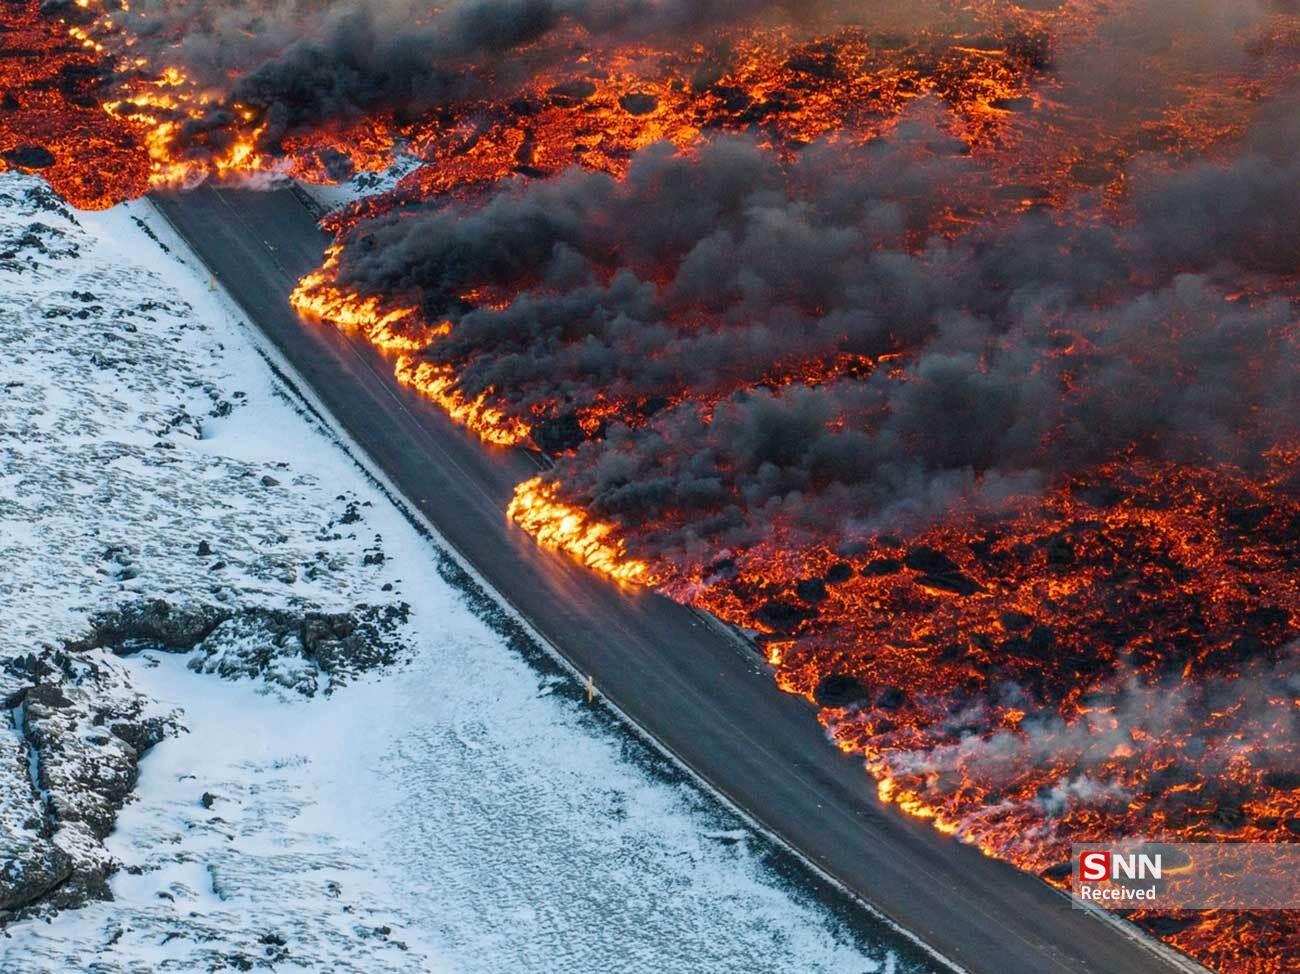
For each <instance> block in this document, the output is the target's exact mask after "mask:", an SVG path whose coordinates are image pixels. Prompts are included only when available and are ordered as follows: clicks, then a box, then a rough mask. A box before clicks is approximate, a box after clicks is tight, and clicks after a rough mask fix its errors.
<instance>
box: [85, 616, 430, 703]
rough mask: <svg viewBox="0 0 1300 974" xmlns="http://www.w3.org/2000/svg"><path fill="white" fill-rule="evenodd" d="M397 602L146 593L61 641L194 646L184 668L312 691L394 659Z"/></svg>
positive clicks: (125, 647)
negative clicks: (333, 608) (302, 605)
mask: <svg viewBox="0 0 1300 974" xmlns="http://www.w3.org/2000/svg"><path fill="white" fill-rule="evenodd" d="M409 614H410V606H409V605H407V604H406V603H405V602H402V603H397V604H390V605H384V606H374V605H362V606H358V607H357V608H356V609H355V610H354V611H352V612H320V611H315V610H304V611H293V610H288V609H269V608H260V607H258V608H239V609H232V608H229V607H225V606H212V605H173V604H172V603H170V602H167V601H164V600H162V599H147V600H143V601H140V602H136V603H133V604H130V605H127V606H124V607H122V608H120V609H114V610H112V611H110V612H104V613H100V614H99V615H97V616H95V617H94V618H93V619H91V622H90V627H89V628H90V631H89V633H88V634H87V635H85V636H84V637H82V638H80V639H77V640H74V641H72V642H70V643H68V644H67V648H68V649H69V650H70V651H73V652H85V651H87V650H90V649H95V648H105V649H108V650H111V651H112V652H113V653H115V654H117V655H125V654H129V653H133V652H136V651H138V650H140V649H142V648H153V649H161V650H166V651H168V652H189V651H190V650H194V649H197V650H198V653H197V654H196V655H195V657H194V658H193V659H192V660H191V661H190V663H189V665H190V668H191V669H193V670H195V671H197V672H202V673H215V674H217V675H219V676H223V677H227V678H231V679H233V678H238V677H262V678H265V679H266V680H268V681H269V682H271V683H274V684H278V685H280V686H283V687H285V688H287V689H291V690H294V691H297V692H299V693H302V694H304V695H306V696H312V695H313V694H315V693H316V692H317V690H318V689H319V690H324V691H325V692H326V693H329V692H332V691H333V690H335V689H337V688H338V687H339V686H343V685H345V684H346V683H347V681H348V679H349V678H350V677H353V676H355V675H357V674H359V673H363V672H365V671H367V670H371V669H374V668H376V667H379V666H385V665H389V664H391V663H394V662H396V660H397V658H398V655H399V650H400V641H399V639H398V638H397V630H398V627H399V626H401V625H402V624H403V623H405V622H406V620H407V618H408V617H409Z"/></svg>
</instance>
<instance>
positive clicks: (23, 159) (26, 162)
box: [3, 145, 56, 169]
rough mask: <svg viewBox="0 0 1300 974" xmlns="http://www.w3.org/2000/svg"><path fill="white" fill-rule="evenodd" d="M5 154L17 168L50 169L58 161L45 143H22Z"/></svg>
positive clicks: (5, 158)
mask: <svg viewBox="0 0 1300 974" xmlns="http://www.w3.org/2000/svg"><path fill="white" fill-rule="evenodd" d="M3 156H4V160H5V162H7V163H9V165H11V166H13V167H14V168H16V169H48V168H49V167H50V166H52V165H54V163H55V162H56V160H55V158H54V153H53V152H51V151H50V150H49V149H47V148H45V146H43V145H20V146H18V147H17V148H14V149H10V150H8V151H7V152H5V153H3Z"/></svg>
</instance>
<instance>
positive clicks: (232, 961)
mask: <svg viewBox="0 0 1300 974" xmlns="http://www.w3.org/2000/svg"><path fill="white" fill-rule="evenodd" d="M38 187H39V184H38V183H37V182H36V181H35V180H33V179H30V178H27V177H21V176H14V175H0V349H2V350H3V355H4V362H5V368H4V373H3V379H4V382H5V384H6V396H5V397H4V399H3V401H0V560H2V561H0V563H3V565H4V566H5V568H4V571H3V572H0V605H2V606H3V610H2V611H0V662H2V661H4V660H6V659H12V658H15V657H17V656H20V655H22V654H25V653H31V652H38V651H40V649H41V647H42V646H55V647H57V645H58V644H59V643H60V642H61V641H62V640H65V639H69V638H73V637H75V636H78V635H81V634H83V633H84V632H85V630H86V626H87V620H88V619H89V617H90V616H91V615H92V614H93V613H94V612H96V611H99V610H103V609H107V608H113V607H115V606H119V605H122V604H124V603H126V602H129V601H133V600H136V599H139V598H145V597H162V598H167V599H169V600H173V601H176V600H190V601H195V600H197V601H200V602H206V603H210V604H216V605H222V606H227V607H246V606H264V607H273V608H293V609H303V610H306V609H321V610H326V611H340V612H342V611H350V610H352V609H354V608H355V607H356V606H357V605H359V604H362V603H365V604H373V605H383V604H392V603H395V602H397V601H399V600H405V601H407V602H409V603H411V605H412V607H413V611H412V614H411V618H410V621H409V623H408V624H407V625H406V626H405V627H404V631H403V633H402V639H403V643H404V645H405V647H406V650H407V651H406V653H405V656H404V658H403V660H402V661H401V662H399V663H397V664H395V665H393V666H390V667H387V668H384V669H381V670H376V671H371V672H369V673H366V674H363V675H357V676H354V677H352V678H350V680H349V681H348V685H346V686H341V687H340V688H338V689H337V690H335V692H333V693H330V694H324V693H318V694H316V695H315V696H311V697H308V696H305V695H304V694H303V693H301V692H298V690H299V689H301V687H302V686H303V685H304V684H306V685H310V686H315V681H316V676H315V675H314V674H312V673H304V672H302V670H303V668H304V667H305V668H307V669H310V668H311V664H310V662H309V661H304V660H303V659H301V658H300V657H294V656H292V655H290V656H286V657H283V658H277V659H276V660H274V661H273V664H274V665H271V666H269V667H268V668H267V670H266V672H265V674H264V675H261V676H258V677H256V678H247V677H244V678H239V679H222V678H221V677H220V676H219V675H217V674H214V673H212V672H196V671H195V669H194V668H191V667H190V666H189V665H188V664H189V663H190V662H191V661H192V660H196V659H201V658H203V657H204V653H205V650H204V647H202V646H201V647H199V648H197V649H195V650H194V651H193V652H191V653H189V654H178V653H166V652H161V651H159V650H157V649H149V648H146V649H144V650H142V651H140V652H137V653H135V654H134V655H130V656H126V657H123V658H121V659H113V658H111V657H109V656H108V654H106V653H103V652H102V651H96V653H95V654H94V655H95V658H96V659H97V660H98V661H99V663H100V664H102V666H103V667H104V668H105V670H106V672H109V673H111V674H112V679H113V681H119V675H120V680H122V681H127V682H129V685H130V689H131V691H132V692H133V693H135V694H138V695H143V697H145V698H147V699H148V700H149V701H151V707H152V710H153V712H157V713H161V714H172V713H175V714H176V718H175V719H176V720H178V721H179V724H180V725H182V726H183V728H184V730H183V731H182V732H180V733H179V734H176V735H175V736H170V737H167V738H166V739H164V740H163V741H162V742H161V743H159V744H157V745H156V746H154V747H153V748H152V749H151V750H149V751H148V752H146V754H145V755H144V757H143V759H142V760H141V762H140V777H139V781H138V783H137V785H136V787H135V790H134V794H133V796H132V798H131V799H130V800H129V801H128V803H127V804H126V805H125V807H124V808H123V809H122V810H121V812H120V813H119V814H118V817H117V822H116V828H115V829H114V831H113V832H112V833H111V834H110V835H109V836H108V838H107V839H106V840H105V841H104V843H103V850H104V854H105V855H107V856H111V857H112V859H113V860H115V861H116V862H117V863H118V864H119V867H120V868H119V869H118V871H117V872H116V873H115V874H114V875H113V877H112V879H111V887H112V894H113V897H114V899H113V900H112V901H109V902H104V901H94V902H90V903H88V904H87V905H85V906H83V907H81V908H80V909H75V910H64V911H62V912H60V913H58V914H57V915H56V916H54V917H53V918H52V919H49V920H44V919H41V920H24V921H20V922H16V923H12V924H10V925H9V926H8V928H7V929H6V931H5V933H6V936H5V939H3V940H0V970H3V971H22V972H24V974H27V972H31V974H37V972H46V971H48V972H64V971H94V972H96V974H100V972H103V974H107V972H119V971H120V972H136V971H139V972H144V971H149V972H154V971H158V972H162V971H208V970H220V969H251V967H253V966H265V967H267V968H272V967H273V968H274V969H276V970H291V969H301V970H311V971H334V972H352V971H357V972H381V971H443V970H446V971H474V972H494V971H503V972H504V971H511V972H518V971H538V972H541V971H545V972H557V974H563V972H569V971H573V972H577V971H593V970H617V971H628V972H636V971H655V972H671V971H683V972H687V971H690V972H696V971H711V972H712V971H747V972H762V971H773V972H776V971H799V972H820V971H845V972H864V971H895V970H905V969H906V970H912V969H915V967H914V962H913V961H911V960H909V961H908V962H907V963H904V962H903V961H902V959H901V958H902V957H903V956H907V957H909V958H912V957H913V956H914V953H915V952H914V950H911V949H910V948H907V947H905V946H904V945H903V942H902V940H901V938H898V937H897V935H895V934H893V933H892V932H890V931H888V930H886V929H884V928H883V927H882V928H876V927H874V926H867V925H866V923H865V922H864V921H861V920H860V919H859V920H854V921H853V922H849V921H847V920H845V919H844V917H843V916H841V915H840V914H839V913H838V912H837V911H836V910H834V909H833V908H832V907H831V906H830V905H827V904H826V903H824V902H821V901H819V900H817V899H815V898H814V897H813V896H812V895H811V894H810V893H809V892H808V891H806V890H804V889H803V888H802V887H800V886H798V885H792V884H791V883H790V882H788V881H786V880H784V879H782V878H781V876H779V875H778V872H777V869H776V868H775V866H774V862H775V859H774V856H773V853H772V849H771V847H770V845H769V844H768V842H767V841H766V840H764V839H763V838H761V837H760V836H757V835H755V834H754V833H753V832H751V831H750V830H748V829H747V828H746V827H745V826H744V824H743V823H742V822H741V821H740V820H739V819H737V818H736V817H735V816H734V815H733V814H731V813H730V812H728V811H727V810H726V809H725V808H723V807H721V806H720V805H719V804H718V803H717V802H716V801H715V800H714V799H712V798H711V797H709V796H707V795H705V794H703V793H702V792H701V791H700V790H699V789H698V788H696V787H695V786H694V785H693V784H692V783H691V782H690V781H689V779H687V778H685V776H684V775H682V774H681V773H680V772H678V771H676V770H675V769H674V768H673V767H672V766H671V765H669V764H668V763H667V762H666V760H665V759H663V758H661V757H659V756H658V755H657V753H656V752H654V751H652V750H651V749H650V748H649V747H648V746H646V745H645V744H643V743H642V742H640V741H639V740H638V739H637V738H636V737H635V736H633V735H632V734H631V733H630V732H628V731H626V730H624V729H622V728H620V727H619V726H616V725H615V724H614V723H613V722H612V720H611V719H610V718H609V716H608V713H607V712H606V711H604V710H602V709H601V708H599V707H595V708H593V707H590V706H588V705H587V703H586V699H585V696H584V694H583V692H582V688H581V687H578V686H576V685H575V684H574V683H573V681H572V680H570V679H569V678H568V677H567V676H566V675H565V674H564V673H563V672H562V671H561V670H560V669H559V668H558V667H556V666H554V665H547V664H546V663H545V662H544V661H542V662H539V661H538V660H537V659H536V658H535V657H533V656H531V655H529V654H522V655H521V654H520V653H519V652H518V651H516V649H517V648H512V647H510V646H508V645H507V640H506V639H505V638H504V637H503V635H502V634H501V632H500V627H499V626H497V627H494V626H493V625H491V623H492V621H493V620H492V613H491V612H485V611H484V610H483V607H482V605H481V604H479V603H478V602H476V601H475V600H474V599H472V598H468V597H467V596H466V594H465V592H464V591H462V590H461V588H459V587H458V586H457V584H454V583H455V582H456V581H457V578H458V576H457V572H456V570H455V567H454V566H453V565H451V564H450V563H449V562H447V561H446V559H445V556H444V555H442V554H440V553H439V551H438V550H437V549H436V548H435V547H434V546H433V545H431V544H430V542H429V541H428V540H427V539H425V538H423V537H421V535H420V534H419V532H418V531H417V530H416V528H415V527H414V526H412V524H410V523H408V521H407V520H406V519H405V517H404V516H403V514H402V513H401V512H400V511H399V510H398V509H397V507H395V506H394V505H393V503H392V502H391V501H390V500H389V498H388V497H387V496H386V495H385V493H384V492H383V491H382V490H381V489H380V488H379V487H378V486H377V485H376V483H375V482H374V481H372V480H371V479H369V478H368V477H367V475H366V473H365V472H364V471H363V470H362V469H361V468H360V467H359V466H358V465H357V464H356V462H354V460H353V459H352V457H350V456H349V454H348V453H347V452H345V450H344V449H343V448H341V446H340V444H339V443H338V442H337V441H336V440H335V438H334V437H333V434H332V433H331V432H330V430H328V429H327V428H326V427H324V426H323V425H322V423H321V422H320V421H319V420H318V419H316V418H314V417H313V416H312V414H311V413H310V411H308V410H306V409H305V408H304V407H303V404H302V403H301V402H300V401H299V400H297V399H296V398H295V397H294V396H293V395H291V394H290V393H288V392H287V391H286V389H285V387H284V385H283V383H282V382H281V381H280V380H279V379H278V378H277V377H276V375H275V374H274V373H273V372H272V370H271V368H270V367H269V365H268V357H269V358H270V359H271V360H274V357H273V356H269V353H267V355H268V357H264V354H263V352H262V351H260V345H259V344H258V340H257V338H256V335H255V333H254V332H253V331H252V330H251V329H250V328H249V326H247V325H246V324H245V323H244V322H243V321H242V319H241V317H240V316H239V314H238V313H237V312H236V311H235V309H233V308H232V307H231V306H230V305H229V304H228V303H227V302H226V300H225V298H224V297H223V295H222V294H221V293H220V292H217V291H214V290H210V289H209V287H208V278H207V275H206V273H204V272H203V271H202V270H201V269H200V268H199V267H198V266H197V264H196V263H195V262H194V260H193V258H192V257H191V256H190V255H189V254H188V253H187V251H186V250H185V249H184V248H183V246H182V245H181V244H180V243H179V241H177V240H176V239H175V237H174V236H173V235H172V234H171V233H170V232H169V231H168V229H167V228H166V226H165V224H164V223H163V221H162V220H161V219H160V218H159V217H158V215H157V214H156V213H155V212H154V211H153V209H152V207H151V206H150V204H148V203H147V202H144V201H141V202H137V203H132V204H127V205H124V206H122V207H118V208H117V209H115V210H113V211H109V212H107V213H102V214H76V215H75V216H74V215H73V214H70V213H67V212H62V213H60V212H56V211H53V210H50V209H48V208H47V207H48V206H49V201H48V198H44V197H41V195H40V194H39V193H36V195H33V193H34V192H35V191H36V190H37V189H38ZM33 224H41V225H42V226H43V227H44V229H41V230H37V231H31V230H30V227H31V226H32V225H33ZM146 231H147V232H146ZM33 233H34V239H35V240H36V241H37V243H32V242H31V240H27V242H26V243H24V242H23V241H24V240H26V237H25V235H27V236H32V235H33ZM163 247H166V248H169V250H167V251H165V250H164V249H163ZM84 294H90V295H92V296H93V300H85V299H84V298H82V297H79V296H78V295H84ZM200 541H207V542H208V543H209V545H210V547H211V549H212V552H213V553H212V554H211V555H206V556H205V555H201V554H200V553H199V551H198V544H199V542H200ZM375 550H382V551H383V552H384V555H385V558H384V560H383V561H382V562H381V563H379V564H366V559H365V555H366V554H367V553H368V552H374V551H375ZM217 564H220V565H221V566H222V567H220V568H214V567H213V566H214V565H217ZM385 586H390V587H389V588H385ZM240 639H245V640H248V639H255V636H253V635H249V634H247V633H245V634H244V635H242V636H240V635H239V634H235V635H232V636H231V637H230V639H228V640H227V643H228V645H230V646H233V645H236V644H238V643H239V640H240ZM6 672H7V671H6ZM16 680H17V677H15V676H14V675H13V673H12V672H7V675H6V674H4V673H0V696H4V695H7V694H9V693H11V692H13V688H14V686H15V685H16V682H15V681H16ZM114 685H115V686H116V685H117V682H114ZM86 692H87V693H89V691H86ZM16 709H18V708H16ZM15 718H19V722H18V723H17V724H16V725H15V726H21V720H20V718H21V714H18V713H16V712H15V711H10V719H11V721H13V720H14V719H15ZM0 746H2V747H3V748H4V749H5V750H4V751H3V754H0V758H4V757H6V756H7V757H8V758H11V759H12V760H13V761H15V762H18V761H22V762H26V761H27V760H29V755H28V754H26V753H24V752H25V749H24V747H23V742H22V739H21V737H20V736H17V735H14V734H12V733H11V734H7V735H5V736H3V737H0ZM113 746H117V744H116V742H114V744H113ZM10 751H12V752H13V753H12V754H10V753H9V752H10ZM24 773H25V765H24ZM32 800H34V799H30V797H29V799H27V801H28V804H30V801H32ZM20 804H21V803H20ZM3 812H4V803H3V802H0V826H4V825H5V819H4V814H3ZM15 814H16V813H15ZM10 824H11V825H12V823H10ZM14 828H17V826H14ZM21 834H23V833H21V831H18V832H14V831H12V829H11V832H10V833H8V838H9V839H12V836H13V835H21ZM0 840H6V833H4V832H0ZM5 848H6V846H4V843H3V842H0V853H3V852H4V849H5Z"/></svg>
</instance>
